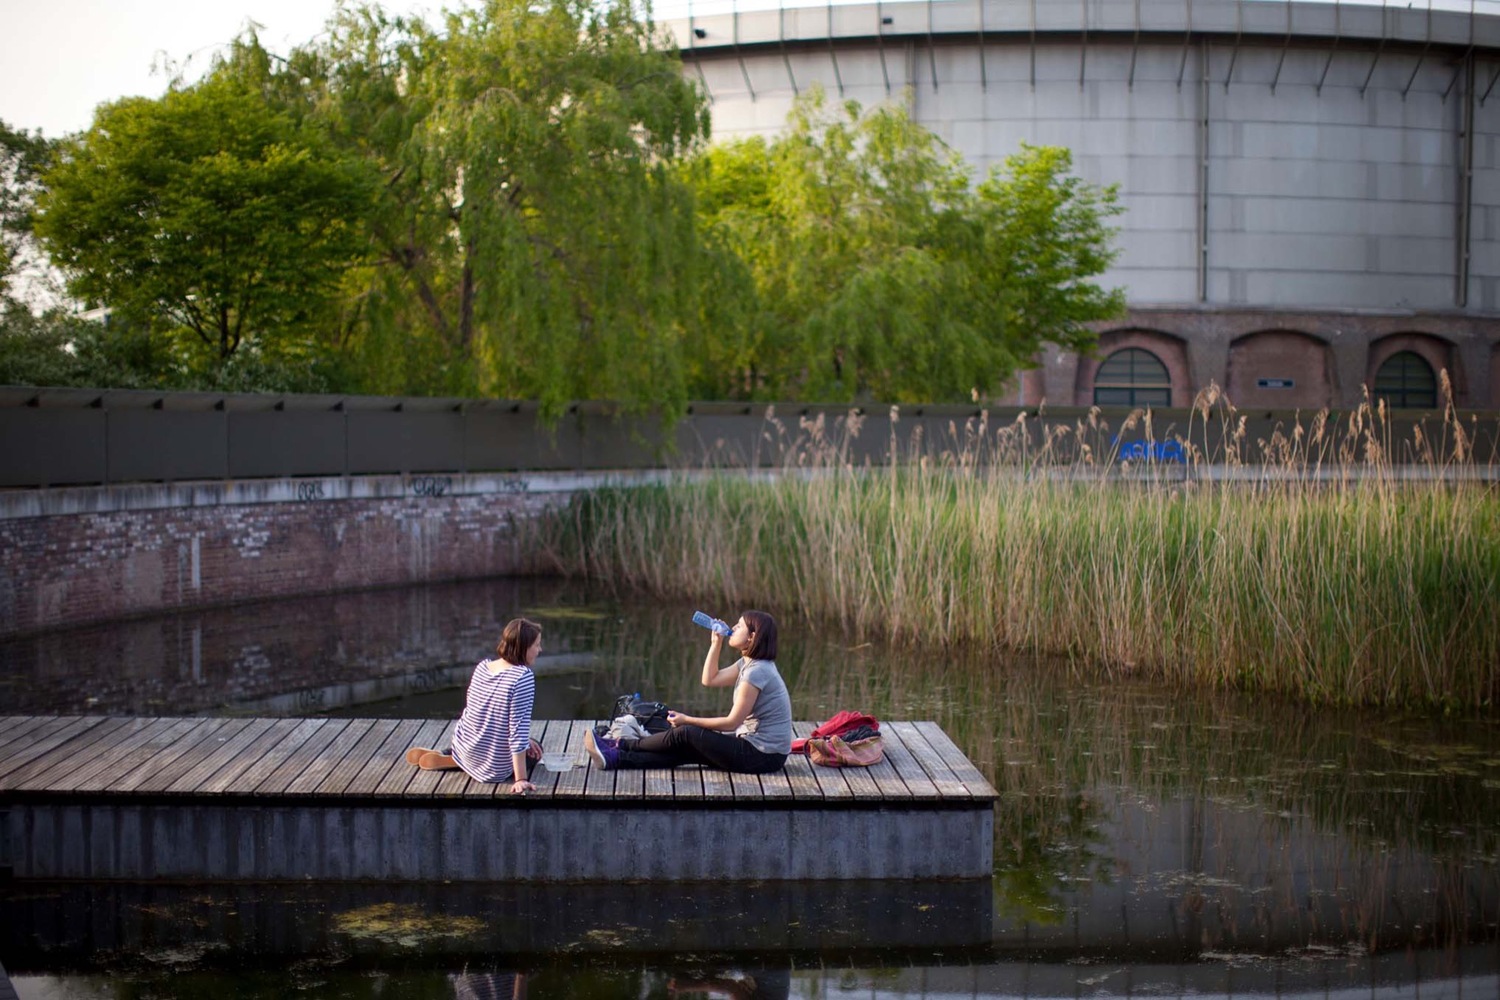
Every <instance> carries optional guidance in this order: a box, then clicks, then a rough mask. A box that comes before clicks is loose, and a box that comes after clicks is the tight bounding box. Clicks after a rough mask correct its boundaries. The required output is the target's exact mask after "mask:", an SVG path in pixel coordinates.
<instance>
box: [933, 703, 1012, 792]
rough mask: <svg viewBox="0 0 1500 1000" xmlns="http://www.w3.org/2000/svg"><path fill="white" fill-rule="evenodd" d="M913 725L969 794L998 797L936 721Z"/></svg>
mask: <svg viewBox="0 0 1500 1000" xmlns="http://www.w3.org/2000/svg"><path fill="white" fill-rule="evenodd" d="M914 725H915V726H916V729H917V732H919V733H921V734H922V736H923V737H924V738H925V739H926V740H927V743H928V745H929V746H931V747H932V749H933V750H934V751H936V752H937V755H938V756H939V757H941V758H942V759H943V763H945V764H947V765H948V769H949V770H950V771H952V772H953V776H954V777H955V778H957V779H958V780H959V781H961V782H963V784H964V787H965V788H967V789H968V790H969V794H970V795H972V796H974V797H975V798H999V797H1000V793H998V792H996V791H995V786H994V785H992V784H990V781H989V779H988V778H986V777H985V776H984V772H982V771H980V770H979V768H977V767H975V766H974V762H973V761H971V760H970V759H969V758H968V756H967V755H966V754H965V753H964V752H963V751H962V750H960V749H959V748H958V744H957V743H954V742H953V740H952V739H950V738H949V737H948V734H947V733H945V732H943V728H942V727H941V726H939V725H938V724H937V723H936V722H917V723H914Z"/></svg>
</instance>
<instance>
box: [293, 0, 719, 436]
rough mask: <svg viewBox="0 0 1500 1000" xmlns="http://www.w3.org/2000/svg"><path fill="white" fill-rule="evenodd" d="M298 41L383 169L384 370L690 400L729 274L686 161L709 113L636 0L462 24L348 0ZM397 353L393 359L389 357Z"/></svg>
mask: <svg viewBox="0 0 1500 1000" xmlns="http://www.w3.org/2000/svg"><path fill="white" fill-rule="evenodd" d="M292 63H294V64H297V65H299V66H300V67H301V69H300V70H299V72H301V73H302V74H303V76H304V77H305V78H306V79H309V80H311V81H313V84H312V85H313V86H314V87H315V88H317V89H319V90H320V91H321V93H320V95H319V96H318V99H317V108H318V114H319V115H320V116H321V117H322V118H323V120H324V121H325V122H326V123H327V126H328V128H329V131H330V134H332V135H333V136H335V137H336V138H337V141H338V142H339V143H340V144H341V146H342V148H344V149H346V150H349V151H351V152H353V153H354V154H357V155H359V156H361V157H362V158H363V159H364V160H365V161H366V162H367V163H369V164H371V165H372V166H373V168H374V169H375V170H376V171H377V172H378V173H379V176H380V177H381V185H380V189H379V197H378V200H377V203H376V205H375V208H374V210H373V212H372V214H371V217H370V225H369V228H370V233H371V239H372V244H371V257H372V259H373V260H374V261H375V264H374V266H372V267H371V268H370V269H369V270H368V272H366V278H367V283H366V284H365V285H364V286H363V287H361V288H357V289H354V288H351V289H350V292H351V296H352V299H353V301H356V302H358V304H359V308H360V310H361V327H360V328H361V331H362V332H361V334H360V336H361V338H362V340H361V342H360V343H358V344H356V345H355V349H356V350H357V351H358V352H360V354H361V358H362V362H361V363H362V365H363V366H364V367H363V370H365V371H369V372H371V373H372V374H373V376H374V378H375V381H377V382H379V383H381V384H383V385H385V386H388V387H390V388H395V387H396V385H399V384H402V383H403V382H405V383H408V384H409V381H410V380H411V379H412V378H413V375H414V373H419V372H422V371H424V370H425V371H432V370H433V369H434V368H436V370H437V371H438V372H439V373H440V376H439V379H440V381H441V382H442V383H443V384H441V385H437V386H433V388H437V389H441V390H445V391H462V392H483V393H486V394H490V395H499V396H510V397H518V398H533V399H539V400H540V401H541V402H542V404H543V406H544V408H545V409H547V410H548V411H549V412H556V411H557V410H558V409H559V408H560V407H561V406H562V405H563V404H564V403H566V402H567V401H569V400H572V399H579V398H594V399H615V400H621V401H624V402H627V403H633V404H635V405H636V406H637V407H641V408H646V407H662V408H665V409H667V410H672V409H674V408H676V406H677V404H679V403H680V402H681V401H683V400H684V399H685V398H686V386H687V384H688V375H687V373H686V371H685V369H684V366H683V360H682V359H683V352H682V349H681V348H682V341H683V338H684V334H685V331H687V330H688V329H691V328H692V327H693V326H694V325H695V324H696V323H698V322H700V321H701V317H702V314H703V310H704V308H705V307H704V303H703V297H704V296H706V295H711V294H712V289H711V288H710V287H709V285H710V282H711V277H712V276H711V273H710V272H709V271H708V266H709V264H710V263H711V262H712V260H713V257H712V255H710V254H705V253H702V252H701V249H702V248H701V240H700V239H699V238H698V236H697V233H696V217H695V214H694V212H693V206H692V197H691V191H690V190H688V189H687V188H686V187H685V186H684V185H682V184H681V183H680V182H679V180H678V179H677V178H676V176H675V174H674V172H673V171H672V169H671V165H672V163H673V162H674V161H675V160H676V159H677V158H678V157H680V156H681V154H682V153H683V152H685V151H687V150H691V149H693V148H694V147H695V146H697V145H698V144H699V143H700V142H701V141H702V140H703V138H704V137H705V136H706V134H707V129H708V116H707V111H706V104H705V101H704V99H703V97H702V95H701V94H700V93H699V92H698V91H697V90H696V89H695V88H694V87H693V86H692V85H690V84H689V83H687V82H686V81H685V80H684V78H683V75H682V67H681V64H680V61H679V58H678V56H677V54H676V52H675V49H673V48H672V47H670V46H669V45H665V44H663V43H662V42H661V41H660V40H658V39H657V38H655V37H654V36H653V34H652V33H651V30H650V27H649V25H648V23H647V22H645V21H643V20H642V19H641V18H640V17H639V16H638V15H637V12H636V10H635V9H634V7H633V6H632V5H631V4H629V3H619V4H610V5H593V4H589V3H587V2H584V0H550V2H543V3H539V4H538V3H529V2H527V0H491V2H489V3H486V4H485V5H483V6H482V7H481V8H479V9H474V10H468V11H465V12H463V13H459V14H449V15H448V16H447V20H446V22H445V25H444V30H443V32H442V33H441V34H439V33H437V32H435V31H433V30H432V29H430V28H428V27H427V26H426V25H424V24H423V23H422V22H420V21H410V20H403V19H400V18H391V17H388V16H387V15H385V14H384V13H382V12H381V11H379V10H378V9H371V8H363V9H356V10H346V11H343V12H341V14H340V15H339V16H337V17H336V19H335V21H334V23H333V25H332V30H331V32H330V36H329V38H328V40H327V41H326V42H324V43H322V44H321V45H319V46H315V47H312V48H309V49H307V50H304V51H303V52H301V53H299V54H296V55H294V56H293V58H292ZM381 366H385V367H384V368H383V369H382V367H381Z"/></svg>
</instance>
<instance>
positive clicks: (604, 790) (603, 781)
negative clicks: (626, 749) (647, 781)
mask: <svg viewBox="0 0 1500 1000" xmlns="http://www.w3.org/2000/svg"><path fill="white" fill-rule="evenodd" d="M597 725H599V720H595V721H593V722H589V723H586V724H585V726H584V730H583V737H582V738H583V739H587V738H588V734H589V732H590V731H591V730H592V729H593V728H594V727H595V726H597ZM583 745H584V744H582V743H580V746H583ZM587 754H588V751H587V750H584V755H585V756H584V759H585V760H587V761H588V762H589V764H590V765H592V764H593V761H592V759H591V758H589V757H588V756H587ZM624 773H627V774H630V773H633V774H636V775H640V772H639V771H634V772H624ZM584 774H585V775H586V776H587V777H586V781H585V783H584V787H583V797H584V798H586V799H605V800H609V799H613V798H614V797H615V785H616V784H617V783H618V781H619V777H620V774H621V772H620V771H601V770H600V769H599V768H597V767H593V766H589V767H588V768H587V769H586V770H585V771H584ZM641 787H644V779H641Z"/></svg>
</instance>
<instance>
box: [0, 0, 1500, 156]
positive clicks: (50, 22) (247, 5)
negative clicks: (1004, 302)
mask: <svg viewBox="0 0 1500 1000" xmlns="http://www.w3.org/2000/svg"><path fill="white" fill-rule="evenodd" d="M779 2H780V3H782V4H784V5H785V6H788V7H794V6H807V5H809V4H811V3H815V2H818V3H821V2H826V0H779ZM833 2H834V3H846V2H849V0H833ZM1117 2H1118V0H1117ZM1261 2H1271V0H1261ZM1345 2H1346V3H1350V2H1352V3H1360V4H1373V5H1377V6H1378V5H1382V4H1383V5H1387V6H1391V7H1397V6H1403V5H1404V3H1403V0H1345ZM1476 2H1478V8H1479V9H1480V10H1482V11H1488V12H1491V13H1495V12H1500V3H1497V2H1496V0H1476ZM334 3H335V0H0V119H4V120H5V121H6V122H7V123H9V124H10V125H11V126H12V127H20V128H25V129H26V130H28V131H30V130H33V129H41V130H42V132H43V134H45V135H46V136H48V137H49V138H56V137H58V136H61V135H64V134H66V133H68V132H76V131H81V130H83V129H85V128H87V127H88V126H89V123H90V122H91V121H92V120H93V114H94V108H95V107H96V106H97V105H99V104H100V103H102V102H104V101H111V100H115V99H117V98H120V97H126V96H131V95H145V96H150V97H156V96H159V95H160V94H161V93H162V92H163V91H164V90H165V89H166V84H167V75H166V74H165V73H163V72H160V71H158V72H157V73H156V74H154V75H153V73H152V66H153V65H156V64H159V63H161V62H162V61H163V57H165V58H166V59H168V60H171V62H173V63H177V64H180V63H183V62H186V63H187V64H188V66H189V72H188V73H187V76H188V77H189V78H190V79H191V78H195V77H196V76H197V75H198V74H199V73H201V72H202V71H203V69H205V68H206V67H207V66H208V64H209V62H210V60H211V59H212V57H213V53H214V51H215V50H216V49H217V48H219V47H220V46H223V45H224V44H226V43H227V42H228V41H229V40H230V39H231V38H233V37H234V36H235V35H237V34H238V33H239V32H240V31H241V30H243V29H244V27H245V25H246V24H247V23H248V22H249V21H255V22H256V23H257V24H259V25H261V26H262V31H261V41H262V42H263V43H264V44H265V45H266V46H267V47H268V48H270V49H271V50H272V51H274V52H285V51H286V50H287V49H289V48H291V47H292V45H294V44H297V43H300V42H305V41H308V40H309V39H311V38H313V37H314V36H315V35H317V34H318V33H319V32H320V31H321V30H322V28H323V25H324V24H325V23H326V22H327V19H328V15H329V14H330V13H331V12H332V10H333V7H334ZM777 3H778V0H733V2H732V3H731V2H728V0H697V2H696V3H695V4H694V6H695V8H696V9H697V10H699V11H700V12H705V11H707V10H709V9H712V8H715V7H717V8H720V9H725V8H732V7H735V6H737V7H738V8H739V9H741V10H747V9H754V8H763V7H775V6H776V5H777ZM1428 4H1430V5H1431V6H1432V7H1433V9H1438V10H1442V9H1460V10H1467V9H1468V7H1469V3H1468V0H1415V2H1412V4H1411V5H1412V6H1414V7H1418V8H1421V7H1425V6H1428ZM382 6H384V7H385V8H386V9H387V10H390V11H393V12H398V13H424V14H436V13H437V12H439V11H441V10H442V9H443V8H444V7H445V6H447V7H455V6H462V4H461V3H457V2H453V0H382ZM655 7H656V8H657V11H658V16H674V15H676V14H680V13H683V12H685V10H686V0H657V2H656V4H655ZM669 8H670V10H669ZM677 8H682V10H681V11H679V10H677Z"/></svg>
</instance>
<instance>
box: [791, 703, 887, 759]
mask: <svg viewBox="0 0 1500 1000" xmlns="http://www.w3.org/2000/svg"><path fill="white" fill-rule="evenodd" d="M860 726H869V727H870V728H871V729H877V730H878V729H879V728H880V723H879V722H878V721H876V719H875V716H873V715H865V714H864V713H863V712H840V713H839V714H837V715H835V716H834V717H833V718H831V719H829V720H828V721H827V722H825V723H823V724H822V725H820V726H819V727H818V728H817V729H814V730H813V731H812V734H813V736H837V735H839V734H840V733H847V732H848V731H849V730H851V729H858V728H859V727H860ZM809 739H811V737H809ZM792 753H807V740H792Z"/></svg>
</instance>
